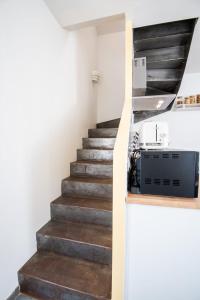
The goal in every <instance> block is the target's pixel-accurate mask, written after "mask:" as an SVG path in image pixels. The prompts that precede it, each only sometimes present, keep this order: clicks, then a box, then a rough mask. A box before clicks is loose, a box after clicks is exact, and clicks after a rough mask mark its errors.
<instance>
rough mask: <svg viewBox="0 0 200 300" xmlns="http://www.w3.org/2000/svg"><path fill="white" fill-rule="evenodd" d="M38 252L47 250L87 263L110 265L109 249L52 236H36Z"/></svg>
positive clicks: (110, 253)
mask: <svg viewBox="0 0 200 300" xmlns="http://www.w3.org/2000/svg"><path fill="white" fill-rule="evenodd" d="M37 246H38V250H47V251H51V252H54V253H57V254H62V255H67V256H72V257H78V258H82V259H86V260H88V261H92V262H97V263H102V264H111V255H112V251H111V248H106V247H99V246H97V245H90V244H84V243H81V242H78V241H76V242H74V241H71V240H64V239H59V238H55V237H52V236H47V235H41V234H37Z"/></svg>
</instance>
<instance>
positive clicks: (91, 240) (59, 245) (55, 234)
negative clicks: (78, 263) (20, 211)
mask: <svg viewBox="0 0 200 300" xmlns="http://www.w3.org/2000/svg"><path fill="white" fill-rule="evenodd" d="M37 246H38V250H47V251H51V252H55V253H58V254H63V255H67V256H73V257H77V258H82V259H86V260H89V261H94V262H98V263H103V264H111V260H112V231H111V229H110V228H108V227H106V226H101V225H95V224H83V223H75V222H64V223H62V222H55V221H50V222H49V223H47V224H46V225H45V226H44V227H42V228H41V229H40V230H39V231H38V232H37Z"/></svg>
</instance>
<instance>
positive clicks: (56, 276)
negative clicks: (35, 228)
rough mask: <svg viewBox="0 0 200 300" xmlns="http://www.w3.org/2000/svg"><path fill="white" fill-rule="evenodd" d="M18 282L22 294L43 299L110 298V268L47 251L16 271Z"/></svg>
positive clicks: (80, 299)
mask: <svg viewBox="0 0 200 300" xmlns="http://www.w3.org/2000/svg"><path fill="white" fill-rule="evenodd" d="M69 270H70V272H69ZM18 279H19V283H20V290H21V292H22V293H28V294H29V295H31V296H33V297H39V298H40V297H41V298H43V297H44V299H45V300H55V299H66V300H67V299H70V300H100V299H102V300H107V299H110V298H111V296H110V291H111V268H110V266H106V265H101V264H96V263H91V262H87V261H83V260H81V259H74V258H70V257H67V256H61V255H56V254H54V253H50V252H45V251H44V252H40V253H36V254H35V255H34V256H33V257H32V258H31V259H30V260H29V261H28V262H27V263H26V264H25V265H24V266H23V267H22V268H21V270H20V271H19V272H18ZM88 283H90V284H88Z"/></svg>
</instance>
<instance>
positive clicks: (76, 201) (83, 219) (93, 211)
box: [51, 196, 112, 227]
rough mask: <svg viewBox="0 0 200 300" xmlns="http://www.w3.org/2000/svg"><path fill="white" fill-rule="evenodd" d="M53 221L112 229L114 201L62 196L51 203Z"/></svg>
mask: <svg viewBox="0 0 200 300" xmlns="http://www.w3.org/2000/svg"><path fill="white" fill-rule="evenodd" d="M51 219H52V220H54V221H62V222H64V221H71V222H80V223H91V224H97V225H104V226H109V227H112V201H111V199H99V198H96V199H94V198H93V199H89V198H72V197H71V198H70V197H63V196H61V197H59V198H58V199H56V200H55V201H53V202H52V203H51Z"/></svg>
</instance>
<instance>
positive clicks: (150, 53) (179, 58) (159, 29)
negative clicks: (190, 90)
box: [133, 18, 197, 95]
mask: <svg viewBox="0 0 200 300" xmlns="http://www.w3.org/2000/svg"><path fill="white" fill-rule="evenodd" d="M196 22H197V19H196V18H194V19H188V20H181V21H175V22H169V23H163V24H157V25H151V26H145V27H139V28H135V29H134V33H133V37H134V56H135V58H139V57H146V60H147V90H146V95H162V94H168V93H169V94H177V92H178V90H179V87H180V84H181V80H182V77H183V73H184V70H185V65H186V62H187V58H188V53H189V49H190V44H191V41H192V36H193V32H194V27H195V24H196Z"/></svg>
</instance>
